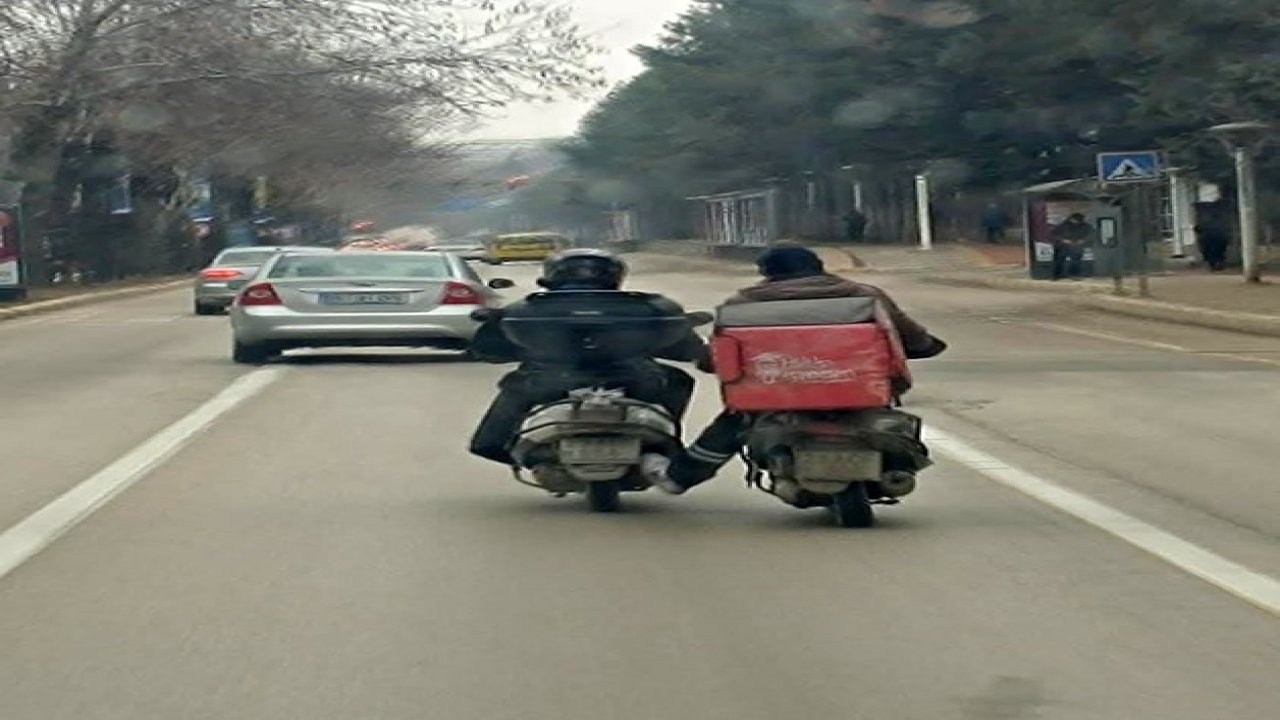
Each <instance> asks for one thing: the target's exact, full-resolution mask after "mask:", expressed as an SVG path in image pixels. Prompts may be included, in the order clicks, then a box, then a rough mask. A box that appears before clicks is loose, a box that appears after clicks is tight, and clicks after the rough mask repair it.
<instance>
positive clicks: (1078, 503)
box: [925, 428, 1280, 615]
mask: <svg viewBox="0 0 1280 720" xmlns="http://www.w3.org/2000/svg"><path fill="white" fill-rule="evenodd" d="M925 436H926V441H927V442H928V444H929V446H930V447H932V448H934V449H935V450H937V451H939V452H940V453H942V454H943V455H946V456H947V457H949V458H951V459H952V460H955V461H956V462H958V463H960V464H961V465H965V466H966V467H969V468H971V469H973V470H976V471H977V472H979V473H981V474H983V475H985V476H987V477H988V478H990V479H992V480H994V481H996V482H998V483H1000V484H1001V485H1004V486H1006V487H1009V488H1012V489H1014V490H1017V491H1018V492H1021V493H1024V494H1026V495H1029V496H1031V497H1033V498H1035V499H1036V500H1039V501H1040V502H1042V503H1044V504H1046V505H1048V506H1050V507H1052V508H1054V509H1056V510H1060V511H1061V512H1064V513H1066V514H1068V515H1071V516H1072V517H1075V518H1076V519H1079V520H1083V521H1084V522H1086V523H1088V524H1090V525H1093V526H1094V527H1096V528H1098V529H1100V530H1103V531H1105V532H1107V533H1110V534H1111V535H1114V536H1115V537H1117V538H1120V539H1121V540H1124V541H1125V542H1127V543H1130V544H1131V545H1134V546H1136V547H1138V548H1140V549H1142V550H1145V551H1147V552H1148V553H1151V554H1152V555H1154V556H1156V557H1158V558H1160V559H1161V560H1163V561H1165V562H1167V563H1169V564H1170V565H1173V566H1174V567H1176V568H1178V569H1180V570H1182V571H1184V572H1187V573H1189V574H1191V575H1194V576H1195V577H1198V578H1200V579H1201V580H1204V581H1205V582H1208V583H1210V584H1212V585H1215V586H1217V587H1218V588H1221V589H1222V590H1226V591H1227V592H1229V593H1231V594H1232V595H1235V596H1236V597H1238V598H1241V599H1243V600H1246V601H1248V602H1250V603H1253V604H1254V605H1257V606H1258V607H1260V608H1262V609H1264V610H1268V611H1270V612H1272V613H1274V614H1276V615H1280V580H1277V579H1276V578H1274V577H1271V576H1270V575H1264V574H1262V573H1259V572H1256V571H1254V570H1250V569H1249V568H1247V567H1245V566H1243V565H1240V564H1239V563H1235V562H1232V561H1231V560H1228V559H1226V558H1224V557H1222V556H1221V555H1218V554H1216V553H1213V552H1211V551H1209V550H1206V549H1204V548H1202V547H1200V546H1199V545H1196V544H1194V543H1191V542H1187V541H1186V540H1183V539H1182V538H1180V537H1178V536H1176V535H1173V534H1171V533H1168V532H1165V531H1164V530H1161V529H1160V528H1157V527H1155V526H1154V525H1150V524H1147V523H1145V522H1143V521H1141V520H1139V519H1137V518H1135V517H1133V516H1131V515H1128V514H1126V513H1123V512H1121V511H1119V510H1116V509H1115V508H1112V507H1110V506H1107V505H1104V504H1102V503H1100V502H1098V501H1097V500H1094V499H1092V498H1090V497H1088V496H1085V495H1082V494H1080V493H1077V492H1075V491H1073V490H1068V489H1067V488H1064V487H1062V486H1060V485H1057V484H1054V483H1052V482H1049V481H1048V480H1045V479H1044V478H1041V477H1039V476H1037V475H1033V474H1032V473H1029V472H1027V471H1025V470H1022V469H1019V468H1016V467H1013V466H1012V465H1009V464H1007V463H1005V462H1004V461H1002V460H1000V459H999V458H997V457H995V456H993V455H991V454H989V453H986V452H983V451H982V450H978V449H977V448H975V447H973V446H971V445H969V444H968V443H966V442H964V441H962V440H960V439H958V438H956V437H954V436H952V435H951V434H949V433H946V432H943V431H941V430H936V429H933V428H929V429H927V430H926V432H925Z"/></svg>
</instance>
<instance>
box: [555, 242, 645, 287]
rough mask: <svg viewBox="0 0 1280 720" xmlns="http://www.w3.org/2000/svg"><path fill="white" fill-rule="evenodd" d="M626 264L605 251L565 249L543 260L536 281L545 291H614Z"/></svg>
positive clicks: (625, 268)
mask: <svg viewBox="0 0 1280 720" xmlns="http://www.w3.org/2000/svg"><path fill="white" fill-rule="evenodd" d="M626 276H627V264H626V263H624V262H622V259H621V258H619V257H618V256H617V255H614V254H613V253H611V252H609V251H608V250H592V249H579V250H565V251H564V252H561V253H557V254H555V255H552V256H551V257H549V258H547V259H546V261H545V262H543V263H542V277H541V278H539V279H538V284H539V285H541V286H542V287H544V288H547V289H548V290H617V289H618V288H620V287H622V281H623V279H625V278H626Z"/></svg>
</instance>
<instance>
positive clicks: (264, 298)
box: [236, 283, 284, 305]
mask: <svg viewBox="0 0 1280 720" xmlns="http://www.w3.org/2000/svg"><path fill="white" fill-rule="evenodd" d="M236 302H237V303H239V304H240V305H282V304H284V302H283V301H282V300H281V299H280V296H279V295H278V294H276V289H275V288H274V287H272V286H271V283H258V284H257V285H250V286H249V287H247V288H245V289H244V291H243V292H241V293H240V296H239V297H237V298H236Z"/></svg>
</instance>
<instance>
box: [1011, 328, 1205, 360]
mask: <svg viewBox="0 0 1280 720" xmlns="http://www.w3.org/2000/svg"><path fill="white" fill-rule="evenodd" d="M1018 324H1020V325H1030V326H1031V327H1038V328H1044V329H1046V330H1056V331H1058V332H1063V333H1070V334H1072V335H1081V336H1083V337H1087V338H1093V339H1095V340H1109V341H1111V342H1118V343H1124V344H1126V345H1137V346H1138V347H1146V348H1154V349H1156V350H1171V351H1173V352H1184V353H1189V352H1194V351H1193V350H1191V349H1190V348H1186V347H1183V346H1181V345H1174V344H1173V343H1165V342H1158V341H1156V340H1145V339H1143V338H1135V337H1126V336H1124V335H1115V334H1113V333H1109V332H1102V331H1100V330H1086V329H1084V328H1077V327H1071V326H1070V325H1059V324H1057V323H1047V322H1035V321H1019V323H1018Z"/></svg>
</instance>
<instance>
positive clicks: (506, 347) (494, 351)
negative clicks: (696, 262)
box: [470, 249, 707, 465]
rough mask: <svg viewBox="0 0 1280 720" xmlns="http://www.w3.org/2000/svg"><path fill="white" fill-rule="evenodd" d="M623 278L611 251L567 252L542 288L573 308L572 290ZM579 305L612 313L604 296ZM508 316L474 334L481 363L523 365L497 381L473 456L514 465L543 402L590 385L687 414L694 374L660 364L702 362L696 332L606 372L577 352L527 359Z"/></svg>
mask: <svg viewBox="0 0 1280 720" xmlns="http://www.w3.org/2000/svg"><path fill="white" fill-rule="evenodd" d="M626 274H627V266H626V264H625V263H624V262H623V261H622V260H621V259H619V258H618V257H617V256H615V255H614V254H612V253H610V252H608V251H605V250H593V249H577V250H567V251H564V252H561V253H559V254H557V255H555V256H553V257H551V258H548V259H547V260H546V262H544V263H543V270H542V277H541V278H539V280H538V284H539V285H540V286H542V287H543V288H545V289H546V290H547V291H548V292H549V293H565V297H564V298H563V301H564V302H565V303H573V302H575V298H574V297H573V296H572V295H571V293H573V292H574V291H583V290H618V289H620V288H621V286H622V282H623V280H624V279H625V278H626ZM630 301H634V300H633V299H632V300H630ZM579 302H581V303H582V304H583V307H582V309H583V310H589V311H592V312H607V311H608V308H607V307H602V306H601V301H600V298H599V296H586V295H583V296H582V298H581V300H580V301H579ZM645 302H648V303H650V304H651V306H652V307H653V308H654V309H655V310H656V311H657V314H659V315H661V316H668V317H683V316H684V308H682V307H680V305H678V304H676V303H675V302H673V301H671V300H668V299H667V298H665V297H661V296H657V295H655V296H651V297H650V298H649V299H647V300H646V301H645ZM525 303H527V300H521V301H519V302H517V303H515V304H513V305H511V306H509V307H508V308H507V309H506V310H507V311H513V310H517V309H521V310H523V309H525V308H521V307H520V306H521V305H522V304H525ZM526 307H527V305H526ZM561 308H563V304H562V305H561ZM503 312H504V311H496V312H492V313H490V317H488V318H487V319H486V320H485V321H484V323H483V324H482V325H481V326H480V329H479V330H478V331H477V333H476V337H475V340H474V342H473V344H472V346H471V352H472V354H473V355H474V356H475V357H476V358H477V359H479V360H482V361H484V362H489V363H494V364H504V363H512V362H519V363H520V367H519V368H517V369H516V370H514V371H512V372H510V373H508V374H507V375H506V376H505V377H503V378H502V380H501V381H499V383H498V388H499V392H498V396H497V397H496V398H494V401H493V404H492V405H490V406H489V410H488V412H487V413H485V416H484V418H483V419H482V420H481V421H480V425H479V427H477V428H476V432H475V435H474V436H473V437H472V439H471V448H470V449H471V452H472V453H473V454H475V455H478V456H480V457H482V458H485V459H488V460H492V461H494V462H498V463H502V464H504V465H513V464H515V461H514V459H513V458H512V457H511V453H510V447H511V442H512V440H513V439H514V438H515V435H516V433H517V431H518V430H519V428H520V423H521V422H522V421H523V420H524V418H525V416H526V415H527V414H528V413H529V411H530V410H532V409H533V408H534V407H536V406H538V405H543V404H546V403H550V402H555V401H557V400H561V399H563V398H564V397H565V396H566V395H567V394H568V393H569V392H570V391H572V390H576V389H578V388H582V387H586V386H597V387H607V388H622V389H625V390H626V391H627V394H628V395H629V396H631V397H634V398H635V399H637V400H641V401H644V402H652V403H656V404H660V405H662V406H663V407H664V408H666V410H667V411H668V412H670V413H671V414H672V415H673V416H674V417H675V418H676V419H677V420H678V419H680V418H681V417H683V416H684V412H685V410H686V409H687V408H688V406H689V400H690V398H691V397H692V396H693V386H694V381H693V377H692V376H690V375H689V374H688V373H686V372H684V371H683V370H681V369H679V368H676V367H672V366H670V365H666V364H664V363H660V362H656V360H658V359H662V360H674V361H682V362H698V361H704V359H705V358H706V356H707V348H706V343H704V342H703V340H702V338H701V337H699V336H698V334H697V333H695V332H694V331H693V328H692V327H690V328H689V331H688V332H687V333H686V335H685V336H684V337H683V338H682V339H681V340H680V341H678V342H677V343H675V344H674V345H671V346H669V347H665V348H661V349H659V350H657V351H656V352H654V354H653V357H651V358H645V359H643V360H639V361H636V362H629V363H624V364H614V365H611V366H609V367H590V366H584V364H583V363H582V362H581V361H580V359H579V358H577V357H575V356H574V355H573V353H572V352H566V354H565V356H564V357H557V358H542V357H540V358H530V357H526V353H524V352H523V351H522V350H521V348H520V347H518V346H517V345H515V344H514V343H512V342H511V341H510V340H509V339H508V338H507V337H506V335H505V334H504V333H503V331H502V327H501V318H502V314H503Z"/></svg>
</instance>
